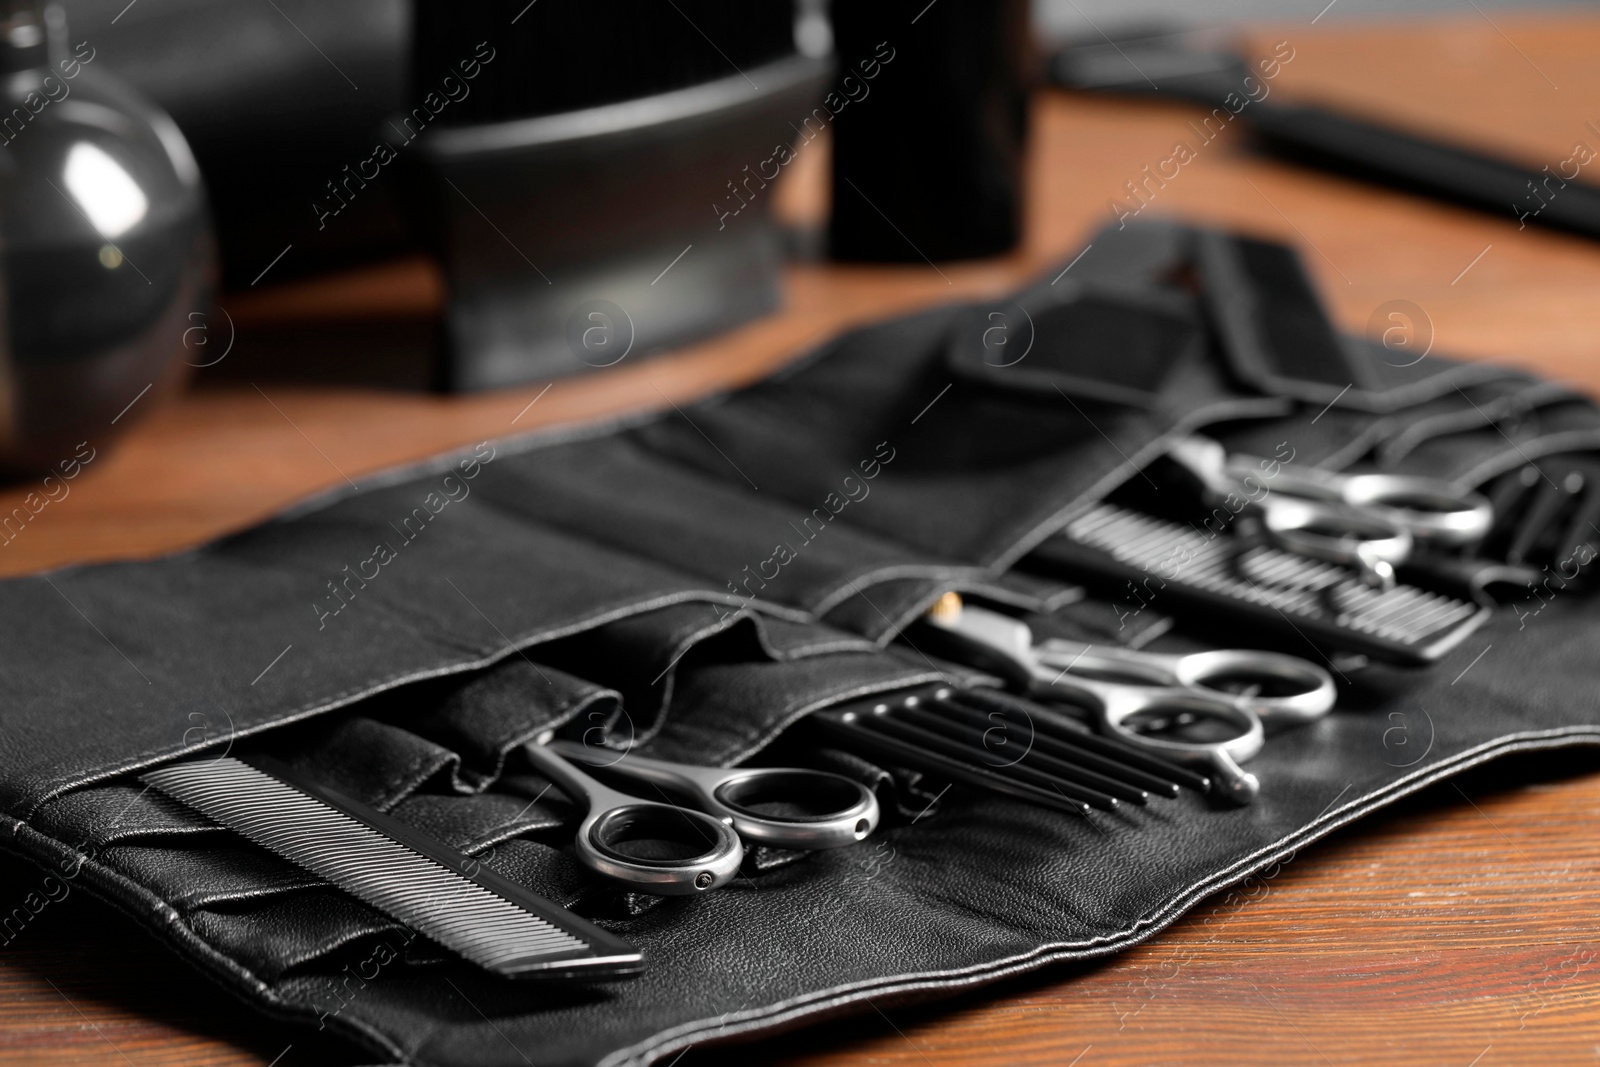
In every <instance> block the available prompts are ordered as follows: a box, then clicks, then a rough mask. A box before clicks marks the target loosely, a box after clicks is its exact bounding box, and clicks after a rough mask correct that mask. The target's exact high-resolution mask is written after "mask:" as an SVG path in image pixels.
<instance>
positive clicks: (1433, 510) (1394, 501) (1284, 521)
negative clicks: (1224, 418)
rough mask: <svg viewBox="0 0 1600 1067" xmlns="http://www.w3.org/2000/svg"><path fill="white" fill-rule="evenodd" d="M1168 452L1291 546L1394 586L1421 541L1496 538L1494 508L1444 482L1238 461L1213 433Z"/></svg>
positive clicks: (1213, 492) (1216, 494) (1215, 494)
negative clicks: (1397, 571) (1398, 572)
mask: <svg viewBox="0 0 1600 1067" xmlns="http://www.w3.org/2000/svg"><path fill="white" fill-rule="evenodd" d="M1168 454H1169V455H1170V456H1171V457H1172V458H1173V459H1174V460H1176V461H1177V462H1178V463H1180V464H1181V465H1182V466H1183V467H1184V468H1186V469H1187V470H1188V471H1189V472H1190V473H1191V474H1193V475H1194V476H1195V477H1196V478H1197V479H1198V480H1199V481H1200V483H1201V485H1202V486H1204V487H1205V490H1206V493H1207V495H1208V496H1209V497H1211V498H1212V499H1213V500H1216V501H1224V502H1231V501H1234V500H1237V501H1239V502H1240V507H1239V508H1234V507H1232V504H1231V503H1230V504H1229V507H1230V510H1235V511H1238V510H1245V509H1246V508H1248V509H1249V510H1251V511H1252V512H1254V513H1255V514H1257V515H1259V516H1260V518H1261V522H1262V526H1263V527H1264V529H1265V532H1266V534H1267V536H1268V537H1269V538H1270V539H1271V540H1273V541H1274V542H1276V543H1277V544H1279V545H1280V546H1282V547H1283V548H1285V549H1287V550H1289V551H1291V552H1295V553H1298V554H1300V555H1303V556H1309V557H1312V558H1314V559H1324V560H1328V561H1330V562H1333V563H1340V564H1343V565H1346V566H1350V567H1354V568H1355V569H1356V570H1357V571H1359V572H1360V573H1361V575H1362V577H1363V578H1364V579H1365V580H1366V581H1367V582H1368V584H1371V585H1375V586H1379V587H1382V588H1388V587H1390V586H1392V585H1393V584H1394V568H1395V567H1396V566H1397V565H1399V564H1401V563H1404V562H1405V561H1406V560H1407V559H1409V558H1410V556H1411V554H1412V550H1413V548H1414V546H1415V544H1416V543H1417V542H1425V543H1428V544H1432V545H1438V546H1446V547H1447V546H1453V545H1461V544H1466V543H1468V542H1471V541H1474V540H1477V539H1478V538H1481V537H1483V536H1484V535H1485V534H1487V533H1488V532H1489V528H1490V526H1491V525H1492V524H1493V522H1494V508H1493V507H1492V506H1491V505H1490V503H1489V501H1488V500H1487V499H1485V498H1484V497H1482V496H1480V495H1479V494H1477V493H1473V492H1469V491H1466V490H1463V489H1460V488H1458V487H1457V486H1455V485H1454V484H1452V483H1450V482H1447V481H1444V480H1443V479H1438V478H1423V477H1415V476H1408V475H1396V474H1338V473H1334V472H1331V471H1321V470H1317V469H1315V468H1293V467H1289V466H1287V465H1285V464H1283V463H1281V462H1279V461H1276V460H1267V459H1258V458H1256V457H1254V456H1245V455H1229V454H1228V453H1227V451H1226V450H1225V449H1224V448H1223V447H1222V445H1221V444H1219V443H1218V442H1216V441H1213V440H1211V439H1210V438H1207V437H1199V436H1191V437H1184V438H1179V439H1178V440H1176V441H1174V442H1173V443H1172V446H1171V447H1170V449H1169V452H1168Z"/></svg>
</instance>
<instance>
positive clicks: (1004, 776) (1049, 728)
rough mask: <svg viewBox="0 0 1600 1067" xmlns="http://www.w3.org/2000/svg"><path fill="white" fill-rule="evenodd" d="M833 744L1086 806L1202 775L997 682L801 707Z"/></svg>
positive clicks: (1069, 807) (1170, 793)
mask: <svg viewBox="0 0 1600 1067" xmlns="http://www.w3.org/2000/svg"><path fill="white" fill-rule="evenodd" d="M811 721H812V722H813V723H815V724H816V726H817V727H818V728H819V729H820V730H821V731H822V732H823V733H825V734H826V735H827V736H828V738H829V740H830V741H832V742H833V743H835V744H837V745H839V746H840V747H842V748H846V749H849V750H851V751H855V752H859V753H861V754H863V755H868V756H873V757H876V758H878V759H882V760H885V761H887V762H889V763H891V764H893V765H895V766H901V767H907V768H910V769H912V770H919V771H925V772H928V773H931V774H935V775H938V776H940V777H944V778H948V779H950V780H951V781H953V782H960V783H962V784H963V785H969V786H972V787H974V788H977V789H982V790H985V791H987V792H991V793H999V794H1002V795H1004V796H1009V797H1014V798H1016V799H1018V800H1024V801H1027V802H1028V803H1030V804H1036V805H1039V806H1041V807H1046V808H1052V809H1054V810H1056V811H1069V812H1074V813H1076V814H1079V815H1086V814H1088V812H1089V810H1090V809H1092V808H1098V809H1100V810H1101V811H1114V810H1116V809H1117V808H1119V807H1121V806H1122V805H1123V804H1135V805H1141V806H1142V805H1144V804H1147V803H1149V801H1150V799H1151V797H1153V796H1154V797H1167V798H1171V797H1175V796H1177V795H1178V789H1179V787H1180V786H1181V787H1185V788H1188V789H1193V790H1196V791H1198V792H1202V793H1203V792H1205V791H1206V790H1207V789H1208V788H1209V785H1210V782H1209V780H1208V779H1207V778H1206V777H1205V776H1204V775H1200V774H1196V773H1194V772H1193V771H1191V770H1188V769H1186V768H1183V767H1179V766H1176V765H1175V764H1172V763H1169V762H1168V761H1166V760H1164V759H1161V758H1160V757H1159V756H1155V755H1152V754H1150V753H1147V752H1140V751H1139V750H1137V749H1135V748H1133V747H1132V746H1130V745H1126V744H1123V743H1122V742H1120V741H1117V740H1116V739H1114V738H1109V737H1102V736H1100V735H1099V734H1096V733H1093V732H1091V731H1090V730H1089V728H1088V727H1086V726H1083V725H1082V724H1080V723H1078V722H1077V721H1076V720H1074V719H1072V718H1071V716H1070V715H1068V714H1066V713H1065V712H1063V711H1062V710H1061V709H1059V708H1052V707H1044V706H1041V705H1039V704H1035V703H1033V702H1031V701H1027V700H1023V699H1021V698H1018V697H1014V696H1010V695H1009V694H1006V693H1002V692H1000V691H998V690H993V691H991V690H986V689H956V688H953V687H950V686H944V685H935V686H924V687H922V688H919V689H918V690H916V691H915V692H911V693H900V694H894V695H892V696H885V697H880V698H876V699H872V700H864V701H858V702H856V703H853V704H846V705H843V706H841V707H837V708H830V709H828V710H826V711H821V712H818V713H816V714H815V715H813V716H811Z"/></svg>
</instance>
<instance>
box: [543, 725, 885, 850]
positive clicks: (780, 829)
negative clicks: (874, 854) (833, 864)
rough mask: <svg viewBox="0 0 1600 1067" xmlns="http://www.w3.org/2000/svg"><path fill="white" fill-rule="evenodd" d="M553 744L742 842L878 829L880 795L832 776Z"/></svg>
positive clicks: (842, 839) (799, 842) (811, 844)
mask: <svg viewBox="0 0 1600 1067" xmlns="http://www.w3.org/2000/svg"><path fill="white" fill-rule="evenodd" d="M550 747H551V748H554V749H555V750H556V751H557V752H560V753H561V754H562V755H563V756H566V757H567V758H569V759H573V760H579V761H581V762H583V763H586V764H588V765H589V766H591V767H594V768H596V769H602V770H604V771H605V772H606V773H611V774H615V775H617V776H619V777H622V778H625V779H627V780H629V781H632V782H637V783H640V784H643V785H648V786H653V787H656V788H659V789H662V790H664V791H665V792H667V793H668V794H670V795H673V796H675V797H678V798H681V799H682V800H684V801H685V802H687V803H688V804H690V805H692V806H693V807H695V808H698V809H699V810H700V811H702V812H704V813H706V814H707V815H710V816H712V817H714V818H717V819H720V820H722V821H723V822H725V823H727V824H729V825H731V826H732V827H733V828H734V829H735V830H736V831H738V833H739V836H740V837H742V838H743V839H744V840H746V841H754V842H756V843H758V844H762V845H770V846H772V847H773V848H792V849H803V850H807V851H817V850H820V849H828V848H841V847H843V846H845V845H853V844H855V843H856V842H857V841H860V840H862V839H863V838H865V837H866V836H867V835H868V834H870V833H872V831H873V830H874V829H876V828H877V825H878V818H879V815H880V812H879V808H878V798H877V797H876V796H874V795H873V792H872V790H870V789H868V788H867V787H866V786H864V785H862V784H861V783H860V782H857V781H854V780H853V779H850V778H846V777H844V776H843V775H840V774H832V773H830V772H828V771H814V770H809V769H805V768H799V767H734V768H727V767H701V766H696V765H693V764H687V763H671V762H668V761H666V760H658V759H649V758H648V757H645V756H640V755H637V754H634V753H631V752H630V753H619V752H615V751H612V750H609V749H598V748H594V747H590V746H585V745H580V744H576V743H574V742H571V741H555V742H552V743H551V745H550ZM772 808H779V809H782V810H781V811H778V812H774V811H772V810H770V809H772Z"/></svg>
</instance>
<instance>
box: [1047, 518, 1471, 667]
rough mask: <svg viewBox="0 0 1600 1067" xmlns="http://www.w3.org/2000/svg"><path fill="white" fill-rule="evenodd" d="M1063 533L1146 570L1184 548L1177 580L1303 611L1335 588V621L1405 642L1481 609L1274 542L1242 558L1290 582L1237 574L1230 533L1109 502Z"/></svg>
mask: <svg viewBox="0 0 1600 1067" xmlns="http://www.w3.org/2000/svg"><path fill="white" fill-rule="evenodd" d="M1066 535H1067V537H1069V538H1071V539H1072V540H1074V541H1076V542H1078V543H1079V544H1082V545H1087V546H1089V547H1091V548H1096V549H1099V550H1100V551H1102V552H1105V553H1106V554H1107V555H1109V556H1111V557H1112V558H1113V559H1116V560H1118V561H1120V562H1122V563H1126V564H1129V565H1131V566H1134V567H1138V568H1140V569H1142V570H1153V569H1154V568H1157V567H1159V566H1161V565H1162V564H1163V563H1166V562H1168V561H1170V560H1171V559H1172V557H1173V555H1174V553H1175V552H1180V551H1181V552H1182V553H1183V559H1184V563H1183V566H1182V567H1181V568H1179V571H1178V574H1177V576H1176V579H1175V580H1176V581H1177V582H1179V583H1181V584H1184V585H1189V586H1193V587H1195V588H1197V589H1204V590H1206V591H1208V592H1212V593H1221V594H1223V595H1225V596H1229V597H1233V598H1235V599H1238V600H1244V601H1248V602H1250V603H1253V604H1259V605H1261V606H1263V607H1267V608H1276V609H1278V610H1279V611H1282V612H1284V613H1286V614H1290V615H1298V616H1301V617H1303V618H1328V617H1329V611H1328V607H1327V605H1328V604H1329V602H1330V594H1331V603H1332V604H1333V606H1334V609H1335V610H1334V612H1333V614H1332V617H1331V620H1330V621H1332V622H1333V624H1334V625H1336V626H1339V627H1341V628H1343V629H1346V630H1350V631H1353V632H1355V633H1361V634H1369V635H1371V636H1373V637H1377V638H1381V639H1383V640H1386V641H1392V642H1394V643H1396V644H1399V645H1402V646H1417V645H1422V644H1424V643H1426V642H1428V641H1429V640H1431V639H1433V638H1434V637H1436V636H1439V635H1441V634H1443V633H1444V632H1445V631H1447V630H1450V629H1451V628H1453V627H1456V626H1459V625H1461V624H1462V623H1465V622H1467V621H1468V620H1471V619H1473V618H1475V617H1477V616H1478V615H1479V614H1480V610H1481V609H1479V607H1478V606H1477V605H1476V604H1470V603H1468V602H1466V601H1464V600H1457V599H1455V598H1454V597H1448V596H1444V595H1442V594H1439V593H1429V592H1425V591H1424V590H1421V589H1417V588H1415V587H1413V586H1409V585H1397V586H1395V587H1394V588H1393V589H1390V590H1388V591H1387V592H1378V591H1376V590H1373V589H1368V588H1367V587H1366V586H1364V585H1362V584H1361V583H1360V582H1358V581H1356V580H1355V579H1354V578H1352V577H1351V576H1350V573H1349V571H1347V570H1346V569H1344V568H1342V567H1340V566H1338V565H1336V564H1333V563H1324V562H1321V561H1319V560H1312V559H1306V558H1304V557H1302V556H1296V555H1293V554H1291V553H1288V552H1280V551H1278V550H1277V549H1273V548H1252V549H1250V550H1248V551H1247V552H1246V553H1245V554H1244V555H1243V556H1242V557H1240V558H1239V560H1238V563H1239V564H1242V565H1243V566H1244V567H1246V568H1247V569H1249V570H1254V571H1255V572H1256V573H1257V574H1260V575H1262V576H1264V577H1268V578H1269V580H1271V581H1273V582H1274V583H1275V582H1277V581H1285V582H1288V581H1292V582H1293V583H1294V584H1293V587H1291V588H1282V587H1277V586H1276V585H1262V584H1260V583H1252V582H1247V581H1244V580H1242V579H1241V578H1240V577H1239V568H1238V566H1237V565H1236V564H1235V559H1234V551H1235V550H1234V548H1233V547H1232V546H1231V545H1230V544H1228V543H1227V542H1226V540H1225V539H1222V538H1218V539H1216V540H1213V539H1211V538H1208V537H1206V536H1205V535H1203V534H1200V533H1198V532H1196V531H1195V530H1193V529H1191V528H1188V527H1184V526H1180V525H1178V524H1177V523H1175V522H1168V521H1166V520H1165V519H1157V518H1153V517H1152V516H1149V515H1143V514H1140V513H1138V512H1135V511H1129V510H1127V509H1126V508H1119V507H1116V506H1114V505H1111V504H1101V505H1099V506H1098V507H1095V508H1091V509H1090V510H1089V511H1088V512H1086V513H1085V514H1084V515H1083V516H1081V517H1080V518H1078V519H1077V520H1075V521H1074V522H1073V523H1071V524H1070V525H1069V526H1068V527H1067V529H1066Z"/></svg>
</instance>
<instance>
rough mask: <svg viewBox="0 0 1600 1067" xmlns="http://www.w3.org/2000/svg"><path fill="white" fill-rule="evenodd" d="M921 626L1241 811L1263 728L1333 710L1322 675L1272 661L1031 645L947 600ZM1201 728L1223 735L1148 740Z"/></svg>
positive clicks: (1244, 655) (1250, 795)
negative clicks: (1073, 707)
mask: <svg viewBox="0 0 1600 1067" xmlns="http://www.w3.org/2000/svg"><path fill="white" fill-rule="evenodd" d="M926 621H927V622H928V623H929V625H930V627H931V629H930V630H928V631H926V632H929V633H942V634H944V635H948V637H949V639H950V640H949V641H948V642H947V643H946V646H945V647H946V648H955V649H958V650H961V651H965V652H966V653H968V655H966V656H963V657H962V658H964V659H967V660H968V661H969V662H971V664H972V665H973V666H975V667H979V668H980V669H988V670H994V671H996V672H997V673H1000V674H1001V675H1002V676H1004V677H1006V678H1007V679H1008V680H1010V681H1012V682H1013V683H1015V684H1018V685H1020V686H1021V687H1022V688H1023V689H1024V691H1025V692H1026V693H1027V694H1028V695H1029V696H1032V697H1034V698H1035V699H1042V700H1051V701H1066V702H1069V703H1076V704H1079V705H1081V706H1084V707H1085V708H1086V709H1087V710H1088V711H1090V712H1091V713H1092V714H1093V716H1094V720H1095V724H1096V725H1097V726H1098V727H1099V729H1100V730H1101V731H1102V732H1104V733H1108V734H1111V735H1113V736H1115V737H1117V738H1119V739H1120V740H1122V741H1125V742H1127V743H1129V744H1133V745H1136V746H1139V747H1141V748H1144V749H1146V750H1148V751H1151V752H1153V753H1155V754H1158V755H1161V756H1164V757H1165V758H1167V759H1169V760H1174V761H1176V762H1179V763H1187V764H1190V765H1200V766H1202V767H1204V768H1205V770H1206V771H1207V773H1208V774H1209V775H1210V776H1211V778H1212V780H1213V784H1212V789H1213V791H1214V792H1218V793H1220V794H1221V795H1223V796H1225V797H1226V798H1228V799H1230V800H1232V801H1234V802H1235V803H1240V804H1247V803H1249V802H1250V801H1251V800H1253V799H1254V798H1255V796H1256V794H1257V793H1258V792H1259V791H1260V788H1261V783H1260V782H1259V780H1257V778H1256V776H1255V775H1253V774H1250V773H1248V772H1247V771H1245V770H1244V769H1243V768H1242V767H1240V766H1239V764H1241V763H1243V762H1245V761H1246V760H1248V759H1250V758H1251V757H1252V756H1254V755H1255V754H1256V753H1257V752H1260V751H1261V746H1262V744H1263V743H1264V741H1265V736H1266V735H1265V725H1264V724H1268V723H1270V724H1271V725H1273V726H1275V727H1276V726H1279V725H1290V724H1296V723H1304V722H1308V721H1310V720H1312V719H1316V718H1319V717H1321V716H1323V715H1325V714H1327V713H1328V712H1329V711H1330V710H1332V708H1333V704H1334V698H1335V696H1336V691H1335V689H1334V684H1333V679H1332V678H1331V677H1329V675H1328V672H1326V671H1324V670H1323V669H1322V668H1320V667H1318V666H1316V665H1315V664H1312V663H1307V662H1306V661H1305V660H1302V659H1297V658H1295V657H1294V656H1285V655H1281V654H1279V653H1275V652H1258V651H1246V650H1225V651H1216V652H1200V653H1195V654H1193V655H1188V656H1157V655H1151V654H1146V653H1140V652H1133V651H1130V650H1125V649H1115V650H1096V649H1094V648H1093V647H1091V646H1088V645H1081V644H1077V643H1075V642H1069V641H1060V640H1055V641H1045V642H1043V643H1042V644H1039V645H1037V646H1036V645H1035V644H1034V642H1033V632H1032V630H1030V629H1029V627H1028V624H1027V623H1025V622H1022V621H1021V620H1020V619H1014V618H1012V617H1010V616H1009V615H1002V614H1000V613H999V612H995V611H989V610H988V609H986V608H981V607H974V606H972V605H968V604H962V603H961V601H960V598H959V597H955V596H953V595H949V594H947V595H946V597H944V598H942V599H941V600H940V601H939V603H938V604H936V605H935V607H934V609H933V610H932V611H930V612H929V613H928V614H927V616H926ZM1202 720H1205V721H1208V722H1210V723H1212V724H1220V725H1221V726H1223V727H1225V728H1226V729H1227V730H1228V731H1229V733H1230V736H1227V737H1224V738H1222V739H1220V740H1192V739H1190V738H1187V737H1182V736H1177V735H1170V734H1169V735H1163V734H1157V733H1152V732H1150V730H1151V729H1155V728H1159V727H1161V726H1166V725H1193V724H1197V723H1198V722H1200V721H1202ZM1140 726H1144V727H1146V729H1139V727H1140Z"/></svg>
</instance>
